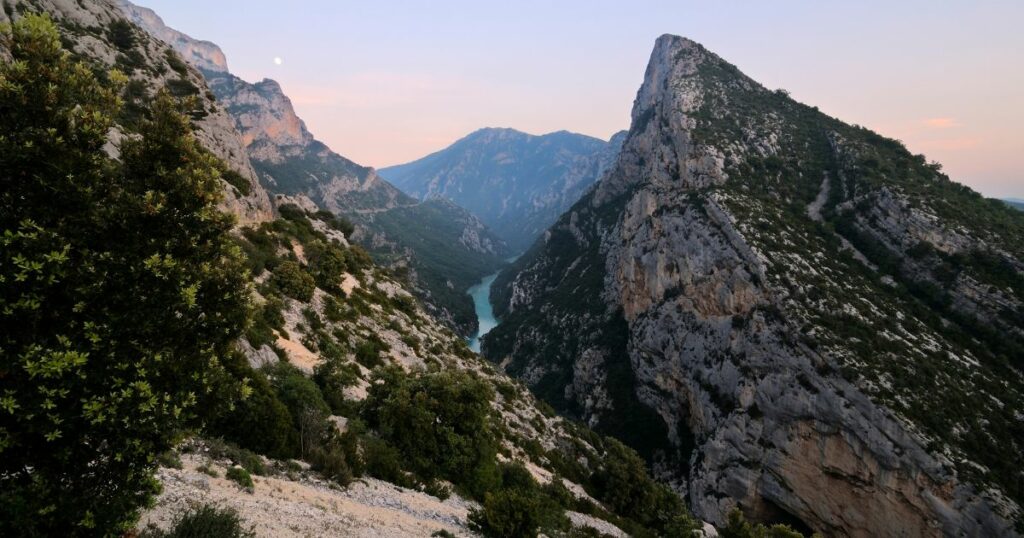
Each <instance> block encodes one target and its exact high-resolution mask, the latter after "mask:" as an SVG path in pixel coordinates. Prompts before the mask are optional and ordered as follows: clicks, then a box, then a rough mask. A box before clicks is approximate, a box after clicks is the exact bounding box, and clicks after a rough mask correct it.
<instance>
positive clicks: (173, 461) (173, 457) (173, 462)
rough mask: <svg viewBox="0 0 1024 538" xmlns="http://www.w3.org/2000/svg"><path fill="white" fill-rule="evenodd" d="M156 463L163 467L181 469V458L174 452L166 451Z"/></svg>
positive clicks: (158, 457)
mask: <svg viewBox="0 0 1024 538" xmlns="http://www.w3.org/2000/svg"><path fill="white" fill-rule="evenodd" d="M156 462H157V464H158V465H160V466H161V467H169V468H171V469H181V458H180V457H178V453H177V452H175V451H173V450H165V451H163V452H161V453H160V454H159V455H158V456H157V457H156Z"/></svg>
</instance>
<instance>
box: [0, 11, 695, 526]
mask: <svg viewBox="0 0 1024 538" xmlns="http://www.w3.org/2000/svg"><path fill="white" fill-rule="evenodd" d="M69 5H70V7H69ZM5 7H6V9H5V11H4V13H5V17H7V19H6V20H9V21H13V22H14V25H13V27H11V26H7V27H3V30H2V32H3V35H2V43H3V44H4V46H3V48H2V49H0V56H2V58H3V60H2V61H0V81H2V82H3V83H2V84H0V94H2V95H3V97H4V99H3V100H0V109H2V111H3V113H4V114H2V115H0V122H2V127H3V130H2V131H0V132H3V136H0V145H2V146H3V149H4V151H3V152H0V165H2V166H3V169H4V171H5V173H6V172H10V173H11V176H10V177H13V178H17V180H18V181H17V182H16V183H12V184H11V185H8V187H9V188H8V189H4V191H3V196H2V197H0V201H2V203H3V207H2V209H3V210H2V211H0V217H2V218H0V227H2V228H3V236H2V237H3V244H4V249H2V250H0V282H3V283H4V286H3V287H2V288H0V289H2V292H3V293H2V294H0V305H2V306H3V308H0V317H2V319H3V326H4V327H5V330H4V331H2V332H0V346H2V347H3V349H4V351H5V363H4V370H3V375H0V394H3V398H2V405H0V441H2V442H0V462H2V469H0V501H2V502H0V515H2V517H0V534H2V535H5V536H22V535H24V536H96V535H101V536H134V535H136V533H138V535H141V536H146V537H150V538H151V537H155V536H166V533H167V532H168V529H169V527H171V526H176V529H175V530H174V532H181V527H182V526H183V525H185V523H183V521H184V519H187V518H199V519H193V520H192V521H193V522H195V521H201V522H202V523H200V525H204V524H205V525H206V527H205V534H203V535H204V536H207V535H217V536H236V535H237V536H241V535H243V534H242V533H241V532H240V531H239V526H240V525H241V526H242V527H245V526H248V525H258V526H256V527H255V531H256V534H257V535H259V536H281V535H296V536H301V535H308V533H315V532H321V531H324V530H326V529H331V530H334V531H336V532H339V533H341V532H345V533H357V534H361V535H375V536H377V535H393V536H420V535H424V534H425V533H427V532H428V531H429V532H433V531H435V530H449V531H454V532H457V533H459V534H461V535H466V534H476V533H480V534H483V535H486V536H507V535H510V534H511V535H533V534H536V533H537V532H538V531H540V530H543V531H544V532H545V533H546V534H548V535H562V534H567V533H570V532H575V533H583V535H585V536H593V535H595V533H597V534H600V533H606V534H611V535H616V536H621V535H623V534H624V533H628V534H630V535H633V536H656V535H662V534H677V533H679V532H689V530H690V529H693V528H695V526H696V523H695V522H694V521H693V520H692V519H691V518H690V517H689V515H688V513H687V511H686V510H685V508H684V506H683V504H682V501H681V499H680V498H679V497H677V496H676V495H675V494H673V493H672V492H671V491H670V490H668V488H666V487H664V486H662V485H659V484H657V483H656V482H654V481H653V479H652V478H651V477H650V476H649V475H648V474H647V473H646V471H645V469H644V467H643V463H642V460H640V459H639V457H638V456H637V455H636V454H635V453H634V452H632V451H631V450H629V449H628V448H626V447H624V446H623V445H621V444H620V443H618V442H616V441H614V440H611V439H608V438H603V437H601V436H599V435H597V434H595V433H593V432H592V431H590V430H588V429H586V428H585V427H583V426H581V425H578V424H575V423H572V422H570V421H568V420H565V419H563V418H561V417H558V416H556V415H555V414H554V413H553V412H552V411H551V409H550V408H549V407H547V406H545V405H543V404H541V403H539V402H538V401H536V400H535V399H534V398H533V396H532V395H531V394H530V393H529V392H528V391H527V390H526V389H525V387H523V386H522V385H520V384H518V383H516V382H514V381H512V380H510V379H509V378H508V377H506V376H505V375H504V374H503V373H501V372H499V371H497V370H496V369H495V368H494V367H493V366H491V365H490V364H489V363H487V362H486V361H483V360H482V359H481V358H480V357H479V356H477V355H476V354H474V353H472V352H470V351H469V350H468V349H467V348H466V345H465V343H464V341H463V339H462V338H461V337H459V336H458V335H456V334H455V333H453V332H452V331H451V330H449V329H448V328H445V327H443V326H442V325H441V324H439V323H438V322H437V321H436V320H435V319H434V318H432V317H431V316H429V315H428V314H427V313H426V311H425V310H424V309H423V307H422V306H421V305H420V303H419V302H418V301H417V300H416V299H415V298H414V297H413V295H412V294H411V293H410V292H409V291H407V290H405V289H404V288H403V286H402V285H401V284H400V283H399V282H396V281H395V280H393V279H392V277H391V276H389V273H388V272H387V271H385V270H383V269H382V268H380V267H379V266H376V265H375V264H374V263H373V261H372V260H371V259H370V258H369V256H368V255H367V254H366V252H365V251H364V250H363V249H361V248H360V247H358V246H355V245H352V244H350V243H349V241H348V239H347V238H346V233H347V232H350V231H351V230H350V227H349V225H348V223H346V222H345V221H344V220H342V219H340V218H339V217H337V216H335V215H333V214H331V213H329V212H324V211H320V210H318V209H317V208H315V207H314V208H312V209H313V211H307V210H305V209H303V208H302V207H300V206H299V205H296V204H294V203H290V202H287V201H284V200H282V199H278V202H279V206H278V213H279V218H274V219H271V218H265V219H262V220H260V221H258V222H253V221H247V222H242V221H241V220H240V218H239V217H241V216H245V215H248V214H249V213H248V212H247V211H245V210H243V211H240V213H241V214H240V215H229V214H227V213H224V212H223V210H231V209H238V208H240V206H239V205H237V204H230V203H228V204H224V200H228V201H231V200H235V201H237V200H239V199H240V198H241V199H242V200H243V201H244V200H245V197H244V196H241V197H240V196H239V194H240V193H241V191H242V190H245V188H246V184H244V183H241V182H240V181H237V178H235V180H234V181H233V182H229V181H226V180H225V179H224V178H223V174H224V173H225V171H226V170H229V169H230V168H228V166H229V165H228V164H227V163H225V162H224V161H223V160H221V159H219V158H217V157H216V156H215V155H213V150H212V149H211V148H210V147H208V146H207V145H208V144H211V143H213V142H217V141H218V140H219V139H217V138H216V137H213V136H211V135H210V134H209V133H207V132H204V131H203V130H201V128H200V127H201V126H202V124H201V121H200V120H202V119H203V118H208V117H211V116H212V115H213V113H214V112H215V110H214V107H216V109H217V110H220V108H219V107H218V106H217V105H216V104H214V103H213V102H212V101H211V100H202V99H199V98H198V97H197V96H204V97H207V98H208V96H207V95H206V91H207V90H206V88H205V86H204V81H203V79H202V78H200V77H198V76H197V74H196V73H195V72H194V71H192V70H190V69H188V68H187V67H183V66H184V65H185V64H184V63H183V62H182V60H181V59H180V58H179V57H178V56H177V55H176V53H174V52H173V51H172V50H170V49H168V48H166V47H165V46H164V45H163V44H162V43H160V42H157V41H155V40H151V39H150V38H149V37H148V36H147V35H146V34H144V33H142V32H141V31H140V30H138V29H137V28H135V27H133V26H131V25H130V24H128V23H127V22H126V21H125V19H123V18H122V17H121V15H120V12H119V11H118V8H117V6H116V5H115V4H114V3H113V2H105V1H98V2H94V3H92V4H90V5H89V6H88V8H84V7H82V6H81V5H80V4H77V3H72V4H65V3H64V2H60V1H56V0H55V1H54V2H45V1H34V2H26V3H17V4H14V5H11V4H10V3H6V4H5ZM126 36H127V37H126ZM115 42H120V43H122V44H123V45H125V47H123V48H127V49H128V50H136V49H135V47H138V50H140V51H145V52H140V54H145V56H142V58H148V59H153V58H159V59H160V60H159V61H160V62H164V61H166V62H167V64H162V63H155V64H154V65H155V66H156V67H151V66H149V65H148V64H146V65H140V66H139V67H137V74H138V75H140V76H142V75H147V76H148V75H150V74H152V73H154V72H157V73H159V71H160V69H159V68H160V66H161V65H169V66H170V67H171V69H173V68H174V66H179V67H180V68H181V69H182V70H183V73H184V74H182V75H181V76H182V77H186V76H187V77H188V79H187V81H188V82H190V83H191V84H194V85H195V88H196V91H195V92H190V93H189V95H190V96H193V97H195V98H194V99H179V98H178V97H176V96H175V95H174V94H173V92H168V91H166V90H167V89H173V88H175V87H178V85H181V84H183V83H182V82H178V83H175V82H171V81H168V80H162V79H151V78H149V79H147V80H148V81H149V82H150V83H151V84H153V86H152V89H153V90H154V94H153V95H147V96H145V97H146V98H145V99H143V98H141V97H140V98H139V99H137V100H135V101H127V100H124V101H122V100H121V99H119V98H118V95H119V93H120V92H129V91H130V90H131V79H129V78H128V77H127V76H125V75H124V74H122V72H120V71H119V70H117V69H111V68H112V67H115V65H113V64H111V63H106V61H107V60H113V58H115V57H116V56H113V55H106V54H104V52H105V51H107V50H108V48H109V47H110V46H111V45H112V44H113V43H115ZM128 44H130V45H131V47H130V48H129V47H128ZM75 45H78V47H79V48H75ZM8 47H10V48H8ZM83 51H85V52H83ZM154 52H155V53H157V54H156V55H154V54H153V53H154ZM126 54H132V53H131V52H128V53H126ZM171 80H186V79H185V78H181V79H178V78H174V79H171ZM157 81H160V82H162V83H163V85H162V86H161V85H157V84H156V82H157ZM132 106H134V107H135V108H130V107H132ZM199 106H204V107H205V108H203V109H201V110H200V109H199V108H198V107H199ZM126 111H130V113H132V114H137V115H127V116H126V115H122V114H125V113H126ZM214 127H216V125H215V126H214ZM221 127H223V129H222V130H221V131H219V132H220V133H221V134H224V135H225V136H229V135H230V136H238V132H237V131H233V130H232V129H231V128H230V124H228V125H227V127H224V125H223V124H222V125H221ZM111 133H119V135H114V134H111ZM114 136H123V138H118V139H116V140H113V141H112V140H111V138H113V137H114ZM220 140H222V139H220ZM40 157H44V158H40ZM239 162H244V161H239ZM236 174H237V175H239V176H241V172H236ZM4 177H8V176H7V175H6V174H5V176H4ZM236 183H237V184H238V185H236ZM248 187H249V189H250V191H249V192H250V195H249V196H252V194H253V193H255V192H258V191H257V189H258V187H259V186H258V185H257V184H254V183H250V184H248ZM296 198H297V200H298V202H299V203H301V202H302V201H303V199H301V198H298V197H296ZM218 204H220V205H218ZM246 207H247V206H246ZM243 209H244V208H243ZM158 466H159V467H161V469H160V470H159V472H157V467H158ZM357 481H358V482H357ZM151 499H152V500H153V501H154V502H152V503H151V502H150V500H151ZM225 510H227V511H225ZM231 510H234V511H231ZM140 516H141V519H140ZM239 516H240V517H241V518H242V521H241V522H239V521H238V520H237V518H238V517H239ZM136 523H138V524H139V526H138V527H136ZM229 527H231V528H232V529H233V530H231V529H229ZM213 529H220V531H218V530H213ZM229 530H230V532H228V531H229ZM222 531H223V532H222ZM211 533H212V534H211Z"/></svg>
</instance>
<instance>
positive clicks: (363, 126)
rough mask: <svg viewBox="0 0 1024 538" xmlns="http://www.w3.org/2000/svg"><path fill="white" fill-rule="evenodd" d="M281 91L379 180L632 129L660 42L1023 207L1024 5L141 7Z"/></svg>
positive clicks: (744, 0)
mask: <svg viewBox="0 0 1024 538" xmlns="http://www.w3.org/2000/svg"><path fill="white" fill-rule="evenodd" d="M137 3H139V4H140V5H144V6H146V7H150V8H153V9H154V10H156V12H157V13H158V14H160V15H161V17H163V19H164V21H165V22H166V23H167V24H168V25H169V26H171V27H173V28H176V29H178V30H180V31H183V32H185V33H187V34H189V35H191V36H193V37H195V38H198V39H207V40H210V41H213V42H215V43H217V44H218V45H220V46H221V48H222V49H223V50H224V52H225V54H226V55H227V59H228V66H229V68H230V70H231V72H232V73H234V74H236V75H238V76H240V77H242V78H243V79H245V80H248V81H253V82H255V81H257V80H260V79H263V78H272V79H275V80H277V81H278V82H280V83H281V86H282V87H283V89H284V91H285V93H286V94H287V95H288V96H289V97H290V98H291V99H292V101H293V103H294V105H295V108H296V111H297V112H298V114H299V116H300V117H301V118H302V119H303V120H305V122H306V124H307V126H308V127H309V129H310V131H311V132H312V133H313V134H314V136H316V137H317V138H319V139H320V140H322V141H323V142H325V143H326V144H327V145H328V146H330V147H331V148H332V149H334V150H335V151H336V152H338V153H340V154H342V155H344V156H346V157H348V158H350V159H352V160H354V161H356V162H358V163H360V164H363V165H367V166H374V167H377V168H380V167H384V166H388V165H393V164H400V163H404V162H408V161H411V160H414V159H417V158H419V157H422V156H424V155H427V154H428V153H431V152H434V151H437V150H439V149H442V148H444V147H445V146H447V145H449V144H450V143H452V142H454V141H455V140H457V139H459V138H461V137H463V136H465V135H466V134H468V133H470V132H472V131H474V130H476V129H478V128H481V127H512V128H515V129H519V130H522V131H526V132H528V133H533V134H542V133H547V132H551V131H557V130H562V129H565V130H569V131H574V132H578V133H583V134H587V135H591V136H595V137H598V138H604V139H606V138H608V137H609V136H611V135H612V134H613V133H614V132H616V131H618V130H620V129H627V128H628V127H629V112H630V108H631V107H632V103H633V98H634V97H635V95H636V91H637V89H638V88H639V86H640V84H641V82H642V81H643V74H644V69H645V67H646V65H647V60H648V58H649V56H650V51H651V48H652V46H653V44H654V40H655V39H656V38H657V37H658V36H659V35H661V34H665V33H671V34H677V35H682V36H686V37H689V38H691V39H694V40H696V41H698V42H700V43H702V44H703V45H704V46H705V47H707V48H708V49H710V50H711V51H713V52H715V53H717V54H718V55H719V56H721V57H723V58H725V59H726V60H727V61H729V62H731V63H733V64H735V65H736V66H737V67H739V68H740V69H741V70H742V71H743V72H745V73H746V74H747V75H748V76H750V77H752V78H754V79H755V80H758V81H759V82H761V83H762V84H764V85H765V86H767V87H769V88H784V89H786V90H788V91H789V92H790V94H791V95H792V97H793V98H795V99H797V100H799V101H802V102H804V103H807V104H810V105H814V106H818V107H819V108H820V109H821V110H822V111H824V112H826V113H828V114H829V115H831V116H835V117H837V118H839V119H841V120H843V121H846V122H848V123H855V124H859V125H863V126H865V127H868V128H871V129H873V130H875V131H878V132H879V133H881V134H883V135H886V136H889V137H893V138H898V139H900V140H902V141H903V142H904V143H905V144H906V145H907V147H908V148H909V149H910V150H911V151H912V152H914V153H923V154H925V156H926V157H927V158H928V159H929V160H932V161H938V162H940V163H942V164H943V166H944V169H945V171H946V173H947V174H949V175H950V177H951V178H953V179H954V180H957V181H960V182H962V183H966V184H968V185H970V186H971V187H973V188H975V189H977V190H979V191H981V192H982V193H983V194H985V195H987V196H997V197H1018V198H1024V131H1022V130H1021V126H1022V124H1024V31H1022V30H1021V21H1024V2H1021V1H1019V0H1012V1H1011V0H1007V1H1002V2H1000V1H967V0H964V1H959V2H953V1H944V0H931V1H916V0H911V1H901V2H898V5H896V4H897V3H896V2H891V1H876V0H860V1H857V2H839V1H820V0H819V1H787V0H773V1H771V2H768V1H754V0H723V1H717V2H709V1H706V0H705V1H688V0H675V1H656V0H631V1H607V0H591V1H584V0H562V1H551V0H548V1H539V0H515V1H511V2H510V1H503V2H497V1H488V0H434V1H426V0H422V1H411V0H410V1H397V0H394V1H387V0H377V1H367V0H360V1H351V0H293V1H290V2H282V1H275V2H269V1H263V0H217V1H215V2H211V1H209V0H137Z"/></svg>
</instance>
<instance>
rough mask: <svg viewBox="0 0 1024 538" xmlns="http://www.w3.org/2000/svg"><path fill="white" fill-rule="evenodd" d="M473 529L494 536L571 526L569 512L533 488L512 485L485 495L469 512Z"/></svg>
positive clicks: (521, 536) (527, 535)
mask: <svg viewBox="0 0 1024 538" xmlns="http://www.w3.org/2000/svg"><path fill="white" fill-rule="evenodd" d="M469 522H470V526H471V528H473V530H475V531H477V532H480V533H481V534H483V535H484V536H488V537H493V538H533V537H535V536H537V531H538V530H540V529H544V530H561V529H567V528H568V527H569V520H568V518H566V517H565V513H564V512H562V511H561V510H558V508H557V507H556V506H554V505H552V504H551V503H550V502H546V498H545V497H543V496H538V495H536V494H535V492H533V491H531V490H529V489H520V488H508V489H501V490H499V491H496V492H493V493H490V492H489V493H486V494H485V495H484V502H483V506H482V508H480V509H478V510H473V511H472V512H470V514H469Z"/></svg>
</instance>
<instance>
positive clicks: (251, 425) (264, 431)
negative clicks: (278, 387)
mask: <svg viewBox="0 0 1024 538" xmlns="http://www.w3.org/2000/svg"><path fill="white" fill-rule="evenodd" d="M225 366H226V367H227V368H228V369H229V371H230V372H231V373H232V375H234V376H235V377H236V378H238V379H246V380H247V383H248V386H249V389H250V390H249V394H248V396H247V397H245V398H242V399H239V400H238V401H235V402H233V404H232V405H231V406H229V407H226V408H225V409H224V410H223V411H221V413H219V414H218V415H217V416H216V417H215V418H214V419H213V420H212V421H210V423H209V424H207V427H206V431H207V432H208V433H209V434H211V435H214V436H223V437H224V439H226V440H228V441H231V442H234V443H237V444H238V445H239V446H242V447H244V448H247V449H249V450H252V451H255V452H258V453H260V454H266V455H269V456H273V457H278V458H284V457H290V456H292V455H294V454H296V453H297V452H298V445H299V432H298V430H297V429H296V428H295V427H294V425H293V421H292V416H291V414H290V412H289V410H288V407H287V406H286V405H285V404H284V403H283V402H282V401H281V399H280V398H278V396H277V391H275V390H274V388H273V386H271V384H270V381H269V380H268V379H267V376H266V375H265V374H264V373H263V372H261V371H258V370H253V369H252V368H251V367H249V364H248V362H246V360H245V358H244V357H242V356H241V354H233V355H232V356H231V357H230V358H229V360H227V361H225ZM228 457H230V455H229V456H228ZM232 459H234V458H232ZM235 461H237V460H235Z"/></svg>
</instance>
